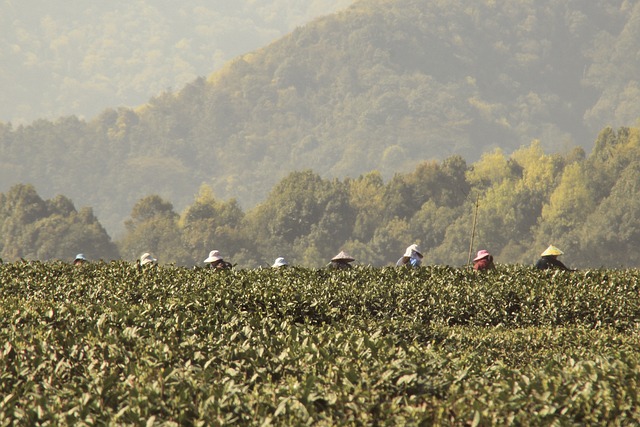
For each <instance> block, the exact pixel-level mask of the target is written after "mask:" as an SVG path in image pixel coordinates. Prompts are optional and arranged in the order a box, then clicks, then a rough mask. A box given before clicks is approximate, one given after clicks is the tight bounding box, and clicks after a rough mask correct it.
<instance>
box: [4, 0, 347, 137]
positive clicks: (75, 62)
mask: <svg viewBox="0 0 640 427" xmlns="http://www.w3.org/2000/svg"><path fill="white" fill-rule="evenodd" d="M351 3H352V0H182V1H180V2H177V1H169V0H111V1H108V2H93V1H86V0H64V1H51V0H0V35H1V38H0V93H2V97H3V101H4V102H2V103H0V121H11V122H12V123H14V124H23V123H28V122H31V121H33V120H34V119H37V118H47V119H55V118H56V117H60V116H62V115H71V114H75V115H77V116H79V117H82V118H86V119H89V118H91V117H93V116H95V115H97V114H98V113H100V111H102V110H104V109H105V108H109V107H113V108H116V107H119V106H136V105H139V104H142V103H145V102H146V101H147V100H148V99H149V98H150V97H152V96H154V95H158V94H160V93H161V92H162V91H165V90H167V89H173V90H175V89H180V88H181V87H182V86H183V85H184V84H185V83H187V82H189V81H192V80H193V79H195V78H196V77H198V76H207V75H209V74H211V73H212V72H213V71H215V70H216V69H218V68H220V67H221V66H222V65H223V64H224V63H225V62H227V61H229V60H230V59H232V58H234V57H236V56H238V55H241V54H243V53H246V52H250V51H252V50H254V49H257V48H260V47H263V46H265V45H267V44H269V43H270V42H272V41H274V40H276V39H278V38H280V37H281V36H283V35H285V34H287V33H289V32H290V31H291V30H293V29H295V28H296V27H297V26H302V25H304V24H306V23H307V22H309V21H311V20H313V19H314V18H316V17H318V16H321V15H326V14H329V13H332V12H335V11H337V10H340V9H344V8H346V7H347V6H349V4H351Z"/></svg>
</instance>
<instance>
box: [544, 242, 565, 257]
mask: <svg viewBox="0 0 640 427" xmlns="http://www.w3.org/2000/svg"><path fill="white" fill-rule="evenodd" d="M562 254H564V252H562V251H561V250H560V249H558V248H556V247H555V246H553V245H550V246H549V247H548V248H547V250H546V251H544V252H542V254H541V255H540V256H548V255H562Z"/></svg>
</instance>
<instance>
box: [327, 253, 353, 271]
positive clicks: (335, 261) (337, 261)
mask: <svg viewBox="0 0 640 427" xmlns="http://www.w3.org/2000/svg"><path fill="white" fill-rule="evenodd" d="M353 261H355V258H353V257H352V256H351V255H348V254H347V253H346V252H345V251H340V253H339V254H338V255H336V256H334V257H333V258H331V262H330V263H329V264H328V266H327V267H329V268H335V269H337V270H342V269H346V268H351V264H349V263H350V262H353Z"/></svg>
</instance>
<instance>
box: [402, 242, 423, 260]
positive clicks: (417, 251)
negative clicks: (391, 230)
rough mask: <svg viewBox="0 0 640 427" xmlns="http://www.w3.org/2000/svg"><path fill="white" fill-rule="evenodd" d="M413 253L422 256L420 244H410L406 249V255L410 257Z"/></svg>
mask: <svg viewBox="0 0 640 427" xmlns="http://www.w3.org/2000/svg"><path fill="white" fill-rule="evenodd" d="M413 254H416V255H418V257H420V258H422V252H420V249H419V248H418V245H416V244H415V243H414V244H413V245H411V246H409V247H408V248H407V250H406V251H404V256H408V257H410V256H413Z"/></svg>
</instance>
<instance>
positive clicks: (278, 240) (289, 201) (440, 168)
mask: <svg viewBox="0 0 640 427" xmlns="http://www.w3.org/2000/svg"><path fill="white" fill-rule="evenodd" d="M476 205H477V208H476ZM474 218H475V221H476V228H475V233H473V238H474V240H473V242H472V241H471V238H472V232H473V230H474V229H473V223H474ZM124 226H125V233H124V234H123V235H122V236H121V237H118V238H117V239H115V243H116V244H117V252H118V255H117V256H120V257H122V258H124V259H126V260H131V261H132V260H135V259H136V258H138V257H139V256H140V255H141V254H142V253H143V252H151V253H152V254H153V255H154V256H155V257H157V258H158V259H159V260H160V262H161V263H162V264H167V263H176V264H179V265H187V266H194V265H199V266H202V265H203V261H204V259H205V258H206V257H207V255H208V254H209V251H211V250H213V249H217V250H219V251H220V253H221V255H222V256H223V257H224V258H225V259H227V260H229V261H231V262H233V263H234V264H236V265H237V267H238V268H248V267H258V266H267V265H271V263H273V261H274V260H275V258H276V257H280V256H284V257H285V258H286V259H287V260H288V261H289V262H290V263H292V264H294V265H302V266H306V267H320V266H323V265H324V264H326V263H327V262H328V261H329V260H330V259H331V257H333V256H334V255H336V254H337V253H338V252H340V251H341V250H346V251H347V252H348V253H349V254H350V255H352V256H354V257H355V258H356V264H371V265H374V266H383V265H390V264H393V263H395V261H396V260H397V259H398V258H399V257H400V256H401V255H402V253H403V252H404V249H405V248H406V247H407V246H408V245H409V244H411V243H417V244H419V245H420V248H421V249H422V252H423V253H424V255H425V258H424V261H425V263H426V264H446V265H452V266H462V265H465V264H466V263H467V261H468V258H469V250H470V249H471V250H472V252H473V253H475V252H476V251H477V250H479V249H488V250H489V251H490V252H491V253H492V254H493V255H494V256H495V259H496V261H497V262H498V263H499V264H504V263H508V264H510V263H523V264H527V265H530V264H532V263H533V262H534V261H535V260H536V259H537V258H538V256H539V255H540V253H541V252H542V251H543V250H544V249H545V248H546V247H547V246H548V245H549V244H554V245H556V246H559V247H560V248H562V249H563V250H564V251H565V253H566V255H565V257H564V258H563V260H564V261H565V262H566V263H567V264H568V265H569V266H570V267H578V268H598V267H610V268H617V267H632V268H634V267H638V266H639V265H640V253H639V252H638V250H637V248H638V243H639V242H640V129H638V128H619V129H618V130H613V129H611V128H606V129H603V130H602V132H600V134H599V136H598V138H597V140H596V144H595V146H594V148H593V150H592V152H591V153H590V154H589V155H587V154H586V153H585V151H584V150H583V149H581V148H575V149H573V150H571V151H568V152H565V153H562V154H560V153H546V152H545V151H544V150H543V149H542V147H541V145H540V143H539V142H533V143H532V144H530V145H529V146H525V147H522V148H519V149H518V150H516V151H514V152H513V153H512V154H510V155H507V154H505V153H504V152H503V151H502V150H500V149H496V150H494V151H488V152H486V153H485V154H483V155H482V157H481V158H480V159H479V160H478V161H476V162H474V163H471V164H468V163H467V162H465V160H464V159H463V158H462V157H461V156H458V155H455V156H451V157H448V158H446V159H445V160H443V161H442V162H437V161H426V162H422V163H420V164H418V165H417V166H416V167H415V168H414V169H413V170H412V171H410V172H407V173H402V174H400V173H399V174H396V175H394V176H393V178H391V179H390V180H388V181H385V180H384V179H383V177H382V175H381V174H380V173H379V172H378V171H371V172H369V173H366V174H363V175H361V176H359V177H357V178H345V179H326V178H322V177H321V176H320V175H319V174H317V173H316V172H314V171H311V170H306V171H298V172H292V173H290V174H289V175H287V176H286V177H285V178H283V179H282V180H281V181H279V182H278V183H277V184H276V185H275V186H274V187H273V188H272V189H271V190H270V192H269V193H268V196H267V198H266V200H265V201H264V202H263V203H260V204H258V205H257V206H255V207H253V208H251V209H249V210H247V211H244V210H243V209H241V207H240V206H239V204H238V203H237V201H236V200H235V199H229V200H223V199H220V198H218V197H216V196H215V195H214V192H213V191H212V189H211V187H210V186H208V185H203V186H202V187H201V188H200V190H199V193H198V195H197V196H196V197H194V198H193V199H192V200H191V201H190V204H189V205H188V206H187V207H185V208H184V209H182V210H181V209H176V208H175V207H174V205H173V204H172V201H171V200H167V199H164V198H163V197H160V196H159V195H155V194H149V195H147V196H145V197H143V198H141V199H140V200H138V201H137V202H136V203H135V205H134V206H133V208H132V209H131V211H130V214H129V217H128V218H127V220H126V221H125V223H124ZM114 251H115V248H114V244H113V243H112V240H111V239H110V237H109V236H108V235H107V234H106V233H105V232H104V229H102V227H101V226H100V224H99V223H98V222H97V220H96V218H95V217H94V216H93V214H92V211H91V209H89V208H83V209H81V210H80V211H76V209H75V208H74V206H73V204H72V202H71V201H70V200H69V199H67V198H65V197H63V196H58V197H56V198H54V199H52V200H46V201H45V200H42V199H41V198H40V197H39V196H38V194H37V193H36V190H35V189H34V188H33V187H32V186H27V185H17V186H14V187H13V188H11V189H10V190H9V191H8V192H7V193H5V194H2V193H0V256H2V257H4V258H5V260H7V261H14V260H17V259H20V258H24V259H40V260H49V259H56V258H58V259H66V260H69V261H70V260H71V259H72V257H73V256H75V254H76V253H79V252H82V253H84V254H85V255H87V256H88V257H90V258H91V259H92V260H97V259H99V258H102V259H106V260H108V259H112V258H113V256H114Z"/></svg>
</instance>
